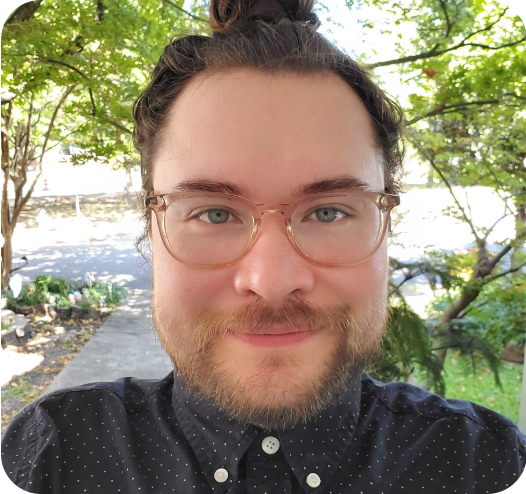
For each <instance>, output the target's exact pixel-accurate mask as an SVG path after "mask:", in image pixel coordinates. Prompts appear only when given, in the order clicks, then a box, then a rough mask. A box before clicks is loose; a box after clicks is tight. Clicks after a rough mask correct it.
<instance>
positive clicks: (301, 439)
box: [2, 372, 526, 494]
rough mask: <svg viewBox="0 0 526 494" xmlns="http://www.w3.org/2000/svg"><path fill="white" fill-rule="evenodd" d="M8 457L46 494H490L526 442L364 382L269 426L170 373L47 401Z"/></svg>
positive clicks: (487, 418) (485, 415)
mask: <svg viewBox="0 0 526 494" xmlns="http://www.w3.org/2000/svg"><path fill="white" fill-rule="evenodd" d="M2 461H3V465H4V469H5V471H6V472H7V475H8V476H9V477H10V478H11V479H12V481H13V482H14V483H15V484H16V485H18V486H19V487H21V488H22V489H25V490H26V491H29V492H33V493H41V494H47V493H53V494H59V493H60V494H77V493H79V494H82V493H89V494H116V493H126V494H146V493H152V494H164V493H167V494H168V493H178V494H181V493H207V494H208V493H213V494H226V493H228V494H245V493H248V494H265V493H268V494H288V493H292V494H305V493H307V494H321V493H324V494H336V493H353V494H400V493H405V494H416V493H418V494H421V493H425V494H438V493H440V494H443V493H447V494H453V493H459V494H474V493H477V494H482V493H497V492H501V491H503V490H505V489H506V488H508V487H509V486H511V485H513V484H514V483H515V482H516V481H517V479H518V478H519V476H520V475H521V472H522V471H523V470H524V466H525V461H526V437H525V436H524V435H523V434H521V433H520V432H519V430H518V429H517V426H516V425H515V424H514V423H513V422H512V421H511V420H509V419H507V418H506V417H504V416H502V415H500V414H498V413H496V412H493V411H491V410H489V409H486V408H484V407H481V406H478V405H476V404H473V403H470V402H468V401H461V400H446V399H443V398H441V397H440V396H437V395H435V394H432V393H429V392H426V391H423V390H421V389H419V388H417V387H415V386H411V385H409V384H406V383H403V382H394V383H382V382H378V381H375V380H373V379H371V377H370V376H369V375H368V374H367V373H365V372H364V373H363V374H362V376H361V380H360V379H358V380H356V381H351V382H350V384H349V386H348V389H347V392H346V394H345V395H344V396H343V397H342V398H341V399H340V400H339V401H338V402H337V403H335V404H334V405H333V406H331V407H329V408H328V409H326V410H325V411H324V412H323V413H322V414H321V415H320V416H319V417H318V418H316V419H315V420H312V421H310V422H308V423H304V424H299V425H297V426H295V427H293V428H290V429H287V430H263V429H261V428H259V427H256V426H253V425H243V424H241V423H239V422H237V421H235V420H232V419H230V418H229V417H227V416H226V415H224V414H223V413H220V412H218V411H217V410H216V409H215V408H214V406H212V405H211V404H210V403H207V402H204V401H199V400H196V399H195V398H194V397H193V396H192V395H191V394H190V393H189V392H188V390H187V389H186V387H185V385H184V383H183V382H182V381H181V380H180V378H179V377H178V375H177V373H173V372H172V373H170V374H169V375H168V376H166V377H165V378H164V379H162V380H140V379H135V378H122V379H119V380H117V381H115V382H110V383H94V384H86V385H83V386H78V387H75V388H68V389H64V390H60V391H56V392H54V393H51V394H49V395H46V396H44V397H42V398H40V399H38V400H37V401H36V402H34V403H33V404H31V405H29V406H28V407H26V408H25V409H24V410H23V411H22V412H21V413H20V414H19V415H18V416H17V417H15V418H14V419H13V420H12V422H11V423H10V424H9V426H8V428H7V430H6V432H5V434H4V438H3V441H2Z"/></svg>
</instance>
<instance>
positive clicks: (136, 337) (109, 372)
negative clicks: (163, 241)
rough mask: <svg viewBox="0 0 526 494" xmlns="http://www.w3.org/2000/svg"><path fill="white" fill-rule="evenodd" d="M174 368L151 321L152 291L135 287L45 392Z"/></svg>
mask: <svg viewBox="0 0 526 494" xmlns="http://www.w3.org/2000/svg"><path fill="white" fill-rule="evenodd" d="M172 367H173V366H172V363H171V361H170V358H169V357H168V355H167V354H166V353H165V352H164V350H163V349H162V347H161V344H160V343H159V340H158V339H157V335H156V333H155V331H154V329H153V326H152V323H151V309H150V291H148V290H133V292H131V293H129V294H128V298H127V299H126V300H125V301H124V303H123V305H121V306H120V307H119V308H118V309H117V310H116V311H115V312H114V313H113V314H111V315H110V316H109V317H108V319H106V321H105V322H104V324H103V325H102V326H101V327H100V328H99V329H98V331H97V333H96V334H95V336H93V337H92V338H91V339H90V340H89V341H88V342H87V343H86V344H85V345H84V347H83V348H82V350H81V351H80V352H79V353H78V354H77V355H76V356H75V357H74V358H73V360H72V361H71V362H70V363H69V364H68V365H67V366H66V367H64V369H62V371H61V372H60V373H59V374H58V375H57V377H55V379H54V380H53V382H52V383H51V384H50V385H49V386H48V387H47V389H46V390H45V392H44V394H47V393H50V392H52V391H56V390H57V389H61V388H68V387H70V386H78V385H80V384H86V383H90V382H96V381H114V380H115V379H119V378H120V377H130V376H132V377H139V378H144V379H155V378H161V377H164V376H166V374H168V373H169V372H170V371H171V370H172Z"/></svg>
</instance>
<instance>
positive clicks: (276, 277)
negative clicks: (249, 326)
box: [234, 211, 315, 303]
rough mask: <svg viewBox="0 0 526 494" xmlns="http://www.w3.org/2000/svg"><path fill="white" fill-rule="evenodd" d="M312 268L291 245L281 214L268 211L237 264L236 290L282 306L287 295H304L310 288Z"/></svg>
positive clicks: (312, 279)
mask: <svg viewBox="0 0 526 494" xmlns="http://www.w3.org/2000/svg"><path fill="white" fill-rule="evenodd" d="M314 269H315V266H313V265H312V264H310V263H309V262H308V261H306V260H305V259H303V258H302V257H301V256H300V255H299V254H298V253H297V252H296V251H295V250H294V248H293V247H292V245H291V244H290V242H289V239H288V237H287V230H286V226H285V222H284V221H283V214H282V213H280V212H274V211H269V212H268V213H266V214H264V215H263V216H262V218H261V225H260V229H259V236H258V238H257V240H256V242H255V244H254V245H253V246H252V249H251V250H250V252H249V253H248V254H246V255H245V256H244V257H243V258H242V259H241V260H240V261H239V263H238V264H237V267H236V273H235V280H234V284H235V290H236V291H237V292H238V293H239V294H241V295H243V296H247V295H249V294H250V293H255V294H257V295H259V296H260V297H262V298H264V299H265V300H266V301H268V302H269V303H282V302H283V301H284V300H286V299H287V297H289V296H290V295H295V296H303V295H305V294H307V293H309V292H310V291H311V290H312V289H313V287H314Z"/></svg>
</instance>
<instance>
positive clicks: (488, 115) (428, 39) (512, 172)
mask: <svg viewBox="0 0 526 494" xmlns="http://www.w3.org/2000/svg"><path fill="white" fill-rule="evenodd" d="M347 3H348V5H349V7H350V8H353V9H356V8H357V7H364V6H367V7H374V8H378V9H379V8H381V9H382V10H383V11H384V12H389V13H391V14H392V16H393V17H392V19H393V21H392V22H391V23H389V24H388V25H387V27H384V28H382V32H383V33H384V34H385V35H386V36H394V37H395V39H396V40H397V41H396V42H395V47H396V51H397V56H396V57H393V58H390V59H387V60H380V61H375V60H370V58H366V57H365V56H362V57H361V61H362V62H363V63H366V64H367V65H368V66H369V68H370V69H371V70H372V71H378V70H379V69H382V68H386V67H390V68H391V69H393V70H396V71H397V73H398V74H399V75H400V77H401V79H402V80H403V81H404V82H405V83H406V84H408V85H410V86H411V88H412V94H411V95H410V96H409V98H408V101H407V102H406V103H404V110H405V113H406V126H407V140H408V141H409V144H410V146H411V147H412V148H413V149H414V150H415V151H416V153H417V154H418V155H419V157H420V160H421V162H423V163H427V164H428V166H430V168H431V170H432V173H433V174H434V175H435V176H436V177H438V178H439V179H440V181H441V182H442V184H443V185H444V186H446V187H447V188H448V190H449V191H450V192H451V195H452V198H453V201H454V204H455V206H454V207H453V208H451V209H450V211H449V213H450V214H453V215H454V216H455V217H457V218H458V219H459V220H461V221H464V222H466V223H467V225H469V227H470V229H471V232H472V234H473V239H474V250H473V260H474V262H473V263H472V264H471V265H470V266H469V267H467V268H466V269H467V273H464V274H467V278H468V280H467V281H466V280H463V279H462V278H457V283H456V288H457V295H456V297H455V298H454V299H452V300H451V303H450V305H449V307H447V308H445V310H444V312H443V314H442V316H441V318H440V320H439V321H437V323H436V324H435V325H434V326H433V328H431V329H432V331H431V334H432V336H434V338H435V341H437V342H438V341H441V344H440V345H439V348H438V349H435V352H434V353H435V356H436V357H437V359H438V362H439V363H440V366H443V363H444V360H445V357H446V352H447V348H451V347H454V346H455V345H457V347H460V346H464V345H466V344H468V343H471V344H472V346H473V348H478V351H481V352H482V353H484V354H485V355H486V357H487V358H488V361H491V362H490V364H491V365H492V368H493V369H494V370H495V371H496V370H497V366H496V364H495V362H494V358H493V355H494V354H493V353H492V351H491V349H490V347H489V346H488V345H486V344H485V343H484V335H483V334H482V335H480V334H479V336H481V337H479V336H476V334H475V331H474V326H473V324H472V321H466V319H467V318H466V315H467V314H469V313H470V311H472V309H473V307H474V302H475V301H476V300H477V298H478V297H479V296H480V295H481V293H486V292H487V290H486V287H488V286H490V285H491V284H492V283H494V282H495V281H496V280H501V279H503V278H506V277H507V278H509V277H511V276H513V275H515V276H517V275H518V274H519V273H520V272H521V269H522V268H523V266H524V265H525V262H524V261H525V259H524V258H523V254H522V250H523V249H522V248H523V245H524V239H525V228H524V227H525V224H524V223H525V222H524V220H525V213H524V211H525V204H526V194H525V182H526V168H525V167H524V164H523V163H524V159H525V158H526V152H525V151H526V132H525V131H526V119H525V117H526V115H525V112H524V100H526V95H525V94H524V89H523V88H524V83H525V82H526V57H525V54H524V41H525V40H526V30H525V29H524V26H523V24H522V22H521V21H520V19H519V18H518V17H514V16H512V15H510V13H509V9H508V8H506V7H502V6H500V5H499V4H497V3H496V2H490V1H485V0H454V1H447V2H446V1H445V0H407V1H402V2H400V1H394V0H362V1H348V2H347ZM355 12H356V13H357V14H358V15H359V12H360V11H359V10H355ZM363 25H364V27H366V28H371V29H372V28H374V29H376V27H375V25H374V23H373V22H371V20H370V19H366V20H365V21H364V24H363ZM407 32H414V35H413V36H407V35H406V34H405V33H407ZM455 185H461V186H464V187H465V186H470V185H484V186H488V187H491V188H493V190H495V191H496V192H497V193H498V194H499V195H500V196H501V197H502V198H503V200H505V201H506V203H507V208H506V211H505V212H504V214H503V218H504V217H505V216H507V215H510V214H513V215H515V217H516V219H517V223H516V225H517V227H516V231H515V236H514V237H513V238H510V239H508V241H507V242H505V243H503V244H502V245H500V248H499V249H498V250H497V251H496V252H492V250H491V248H490V246H489V243H488V239H489V237H490V235H491V233H492V231H493V230H494V228H495V227H496V225H476V224H475V223H474V221H473V218H472V216H471V214H470V209H469V204H467V205H466V204H462V203H461V201H460V200H459V198H457V197H456V196H455V193H454V191H453V187H454V186H455ZM511 254H513V256H511ZM510 257H513V258H512V259H510ZM410 264H411V265H404V263H399V262H397V261H394V260H393V263H392V265H393V266H394V269H398V270H400V271H402V272H404V273H405V277H404V279H403V281H402V283H403V282H405V281H407V280H408V279H411V278H412V277H414V276H416V275H418V274H425V275H427V276H429V277H431V278H432V279H433V283H434V282H435V281H436V280H441V281H442V283H443V285H445V286H447V285H448V284H450V283H451V280H452V276H453V273H452V272H451V271H448V270H447V269H446V268H445V266H444V264H445V263H444V257H442V259H435V260H434V262H426V261H425V260H421V261H418V262H416V263H410ZM402 283H400V285H399V286H398V288H400V286H401V284H402ZM514 286H515V285H511V284H510V285H509V289H510V290H513V289H514V288H513V287H514ZM472 313H473V312H472ZM466 322H469V324H467V323H466ZM466 335H469V338H464V336H466ZM446 340H447V341H446Z"/></svg>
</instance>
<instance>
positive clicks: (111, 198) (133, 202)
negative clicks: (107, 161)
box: [10, 193, 140, 228]
mask: <svg viewBox="0 0 526 494" xmlns="http://www.w3.org/2000/svg"><path fill="white" fill-rule="evenodd" d="M139 201H140V198H139V197H138V195H137V194H135V193H130V194H128V195H126V194H124V193H122V194H93V195H83V196H81V198H80V210H81V212H82V214H83V215H84V216H85V217H87V218H90V220H91V221H93V222H95V223H96V222H97V221H104V222H110V223H116V222H118V221H120V220H121V219H122V216H123V215H124V213H126V212H127V211H133V212H137V211H138V208H139ZM10 203H11V207H12V206H13V202H12V201H10ZM41 209H45V210H46V212H47V214H48V216H49V217H50V218H53V219H55V218H74V217H75V216H76V209H75V196H49V197H32V198H31V199H30V200H29V202H28V203H27V205H26V206H25V207H24V209H23V210H22V212H21V214H20V218H19V220H18V222H19V225H24V226H25V227H26V228H36V227H37V226H38V221H37V215H38V213H39V211H40V210H41Z"/></svg>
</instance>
